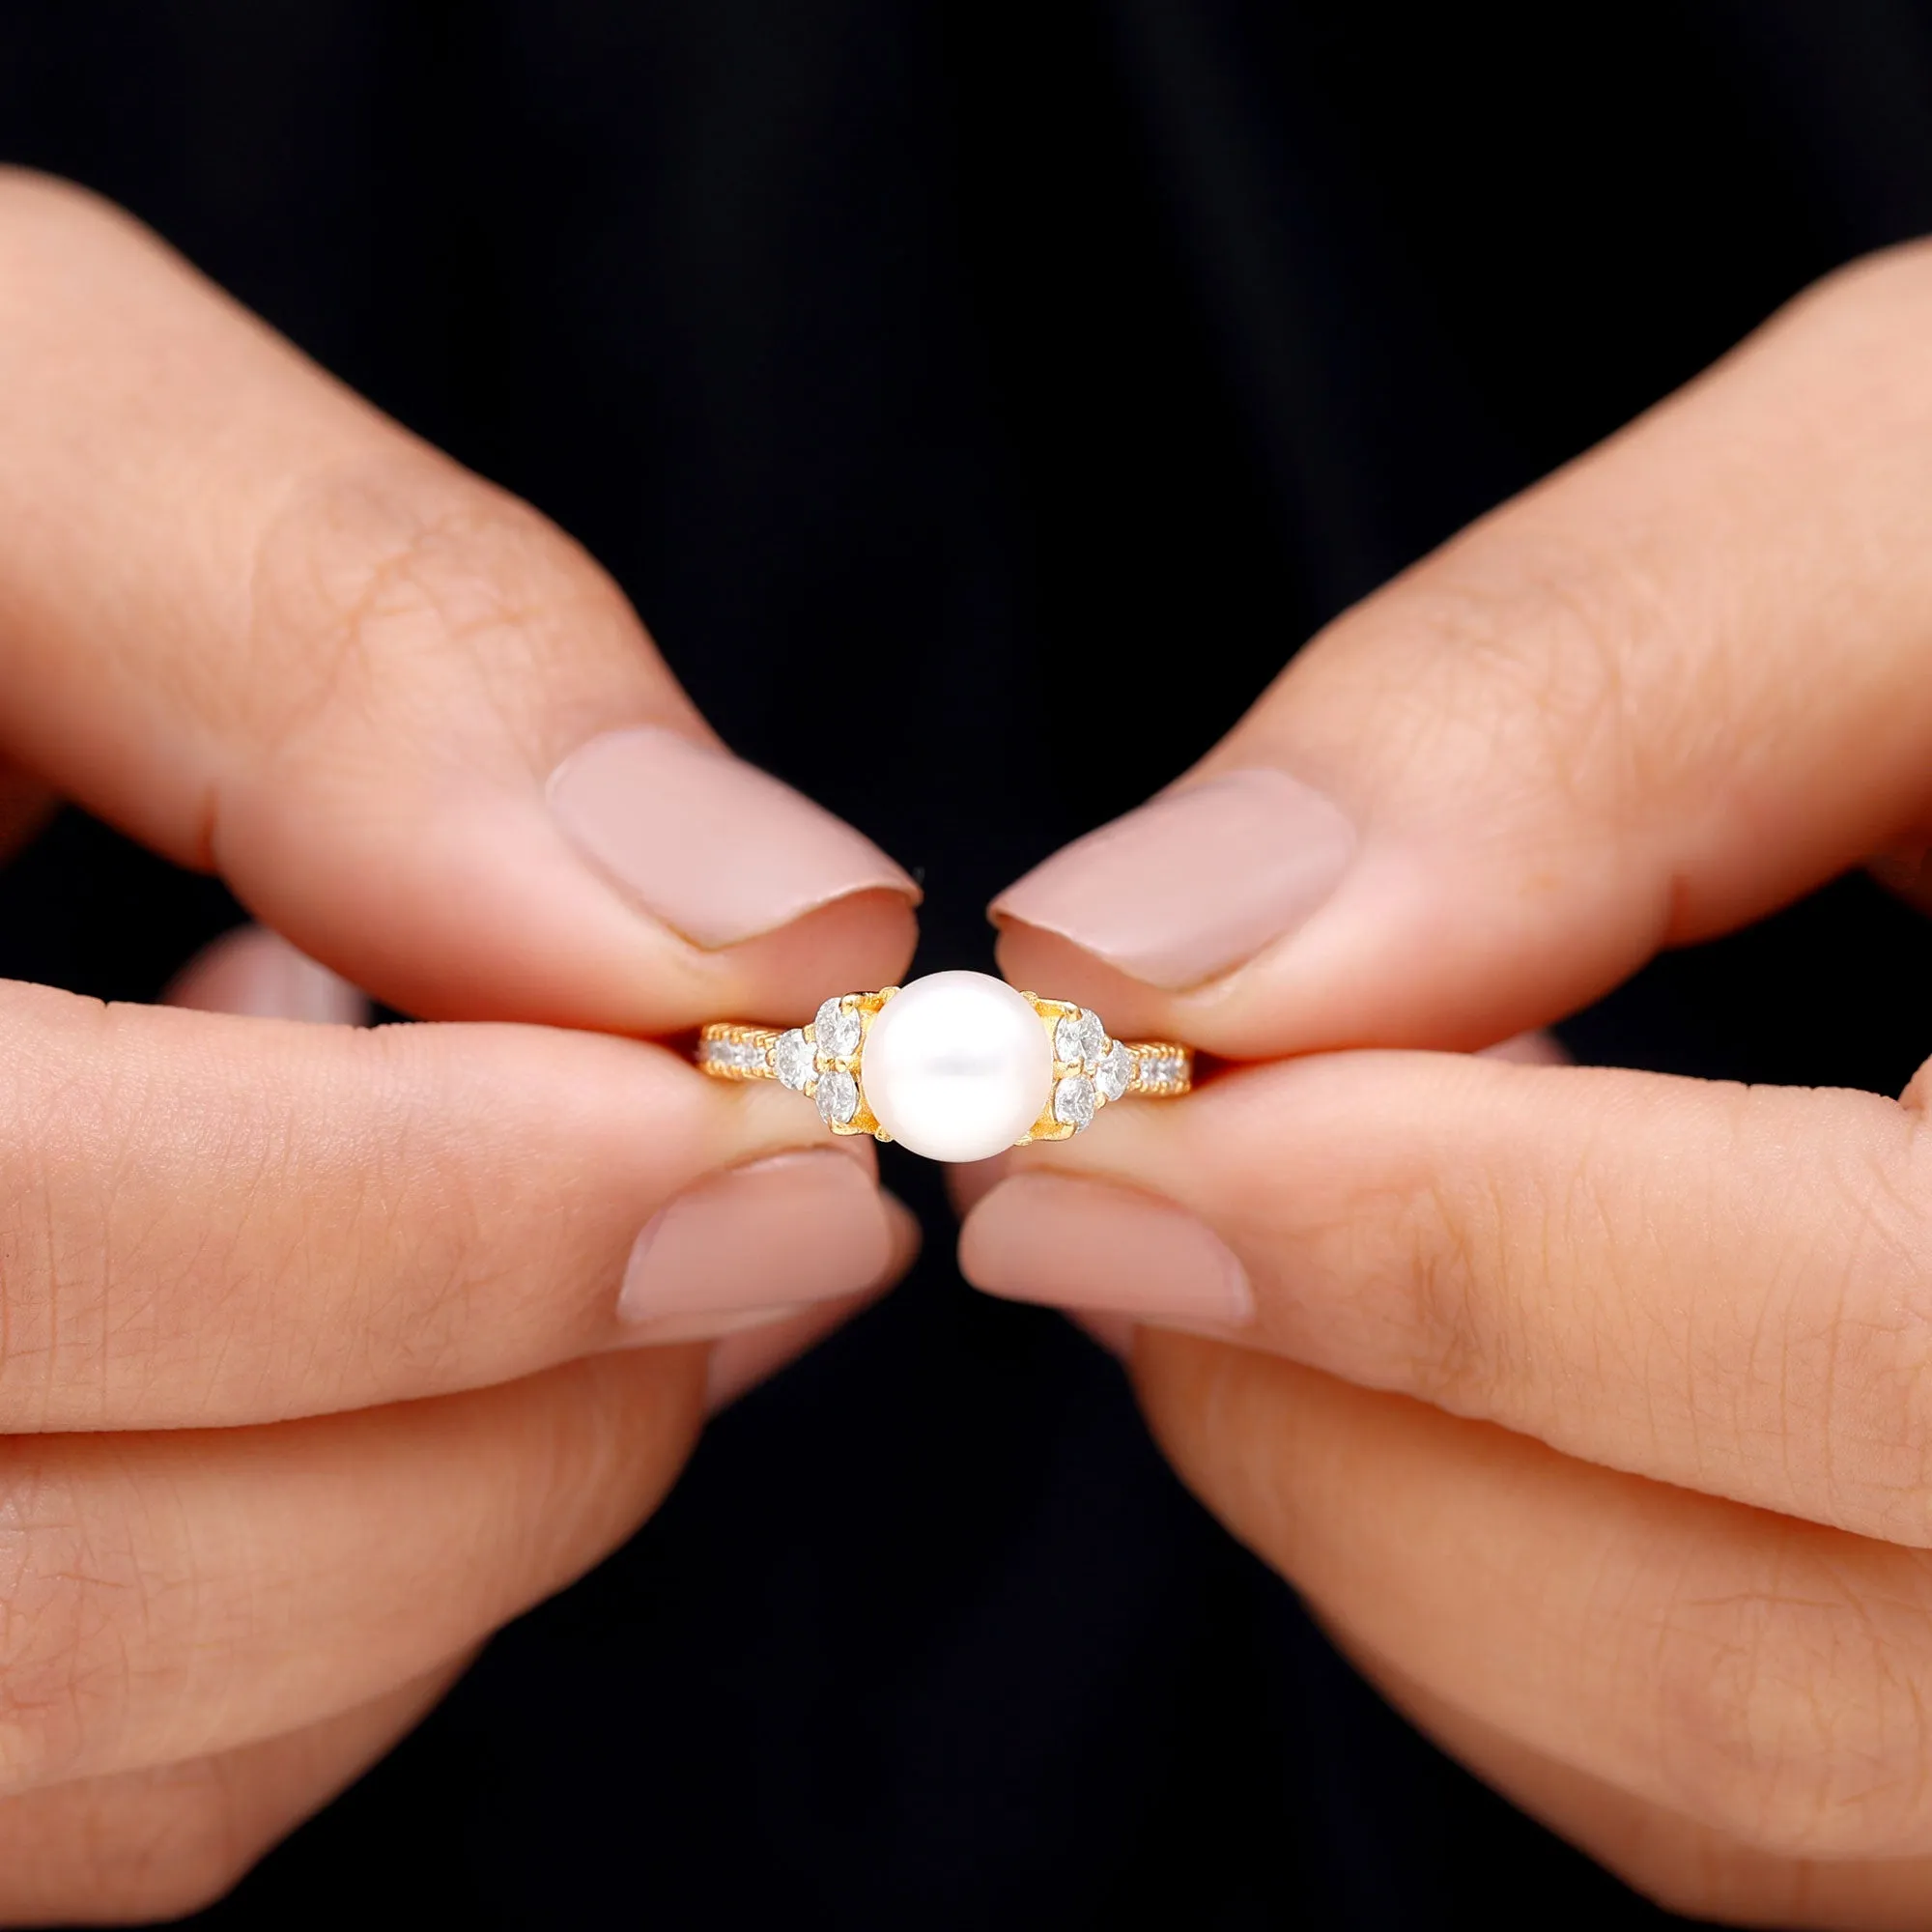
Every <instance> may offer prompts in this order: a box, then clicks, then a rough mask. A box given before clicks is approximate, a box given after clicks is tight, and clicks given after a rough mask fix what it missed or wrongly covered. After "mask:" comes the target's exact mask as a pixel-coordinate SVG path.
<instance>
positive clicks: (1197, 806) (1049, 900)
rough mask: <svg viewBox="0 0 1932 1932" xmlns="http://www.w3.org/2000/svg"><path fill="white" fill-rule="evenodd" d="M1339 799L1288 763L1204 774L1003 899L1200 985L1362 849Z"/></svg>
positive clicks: (1174, 982) (1120, 960)
mask: <svg viewBox="0 0 1932 1932" xmlns="http://www.w3.org/2000/svg"><path fill="white" fill-rule="evenodd" d="M1354 851H1355V831H1354V827H1353V826H1352V825H1350V822H1349V820H1348V819H1347V818H1346V817H1345V816H1344V815H1343V813H1342V810H1341V809H1340V808H1339V807H1338V806H1336V805H1335V804H1334V803H1333V802H1332V801H1331V800H1329V799H1327V798H1326V797H1324V796H1323V795H1322V794H1321V792H1319V791H1316V790H1314V789H1313V788H1312V787H1310V786H1308V785H1305V784H1303V783H1302V782H1301V781H1299V780H1298V779H1292V778H1290V777H1289V776H1288V774H1287V773H1286V772H1278V771H1273V770H1269V769H1264V768H1260V767H1257V768H1255V769H1253V770H1249V771H1238V772H1227V773H1224V774H1223V775H1222V776H1221V777H1219V778H1213V779H1207V780H1204V781H1202V782H1201V783H1200V784H1195V785H1189V786H1188V787H1187V788H1186V789H1185V790H1184V791H1177V792H1170V793H1167V794H1166V795H1165V796H1163V797H1161V798H1157V799H1154V800H1153V801H1152V802H1151V803H1150V804H1148V805H1144V806H1142V807H1141V808H1140V809H1139V810H1137V811H1130V812H1128V813H1127V815H1126V816H1125V817H1124V818H1117V819H1115V820H1114V822H1113V823H1112V824H1111V825H1103V826H1101V827H1100V829H1099V830H1098V831H1097V832H1090V833H1089V834H1088V835H1087V837H1086V838H1079V839H1076V840H1075V841H1074V842H1073V843H1072V844H1071V845H1068V846H1066V847H1065V849H1064V850H1063V851H1060V852H1056V853H1055V854H1054V856H1053V857H1052V858H1051V859H1049V860H1047V861H1046V863H1045V864H1044V865H1042V866H1037V867H1035V868H1034V869H1033V870H1032V871H1031V872H1029V873H1028V874H1027V875H1026V877H1025V878H1023V879H1021V880H1020V881H1019V882H1018V884H1016V885H1012V886H1009V887H1008V888H1007V890H1006V891H1005V892H1004V893H1002V894H1001V895H1000V896H999V897H998V898H997V899H995V900H994V901H993V906H992V916H993V918H994V919H995V920H996V921H997V922H998V923H1000V924H1002V925H1004V924H1006V923H1009V922H1010V921H1018V922H1020V923H1024V924H1027V925H1035V926H1039V927H1041V928H1042V929H1043V930H1045V931H1047V932H1054V933H1058V934H1059V935H1060V936H1061V937H1062V938H1063V939H1067V940H1071V941H1072V943H1073V944H1074V945H1075V946H1079V947H1082V948H1084V949H1085V950H1086V951H1087V952H1092V953H1094V954H1096V955H1097V956H1098V957H1100V958H1102V959H1104V960H1106V961H1107V962H1108V964H1109V965H1112V966H1115V967H1118V968H1119V970H1120V971H1121V972H1122V973H1125V974H1127V975H1129V976H1130V977H1131V978H1133V979H1136V980H1146V981H1147V982H1148V983H1149V984H1150V985H1154V986H1165V987H1169V988H1179V987H1182V986H1198V985H1199V984H1201V982H1202V981H1203V980H1211V979H1214V978H1215V977H1216V976H1218V975H1219V974H1222V973H1226V972H1229V971H1230V970H1232V969H1233V968H1234V967H1236V966H1238V965H1240V964H1242V963H1243V962H1244V961H1245V960H1248V959H1251V958H1253V957H1254V955H1255V954H1256V953H1257V952H1261V951H1262V949H1263V948H1264V947H1265V946H1269V945H1272V944H1273V943H1274V941H1276V940H1278V939H1281V938H1284V937H1286V935H1288V934H1289V933H1291V932H1293V930H1294V929H1295V927H1296V926H1298V925H1299V924H1300V923H1302V922H1303V921H1304V920H1305V919H1307V917H1308V916H1309V914H1310V913H1312V912H1314V911H1315V909H1316V908H1317V907H1318V906H1320V905H1321V902H1322V901H1323V900H1324V899H1326V898H1327V897H1328V895H1330V894H1331V893H1332V892H1333V891H1334V890H1335V887H1336V884H1337V883H1338V881H1339V880H1340V879H1341V877H1342V874H1343V873H1344V872H1345V871H1346V870H1347V869H1348V867H1349V862H1350V859H1351V858H1352V857H1353V856H1354Z"/></svg>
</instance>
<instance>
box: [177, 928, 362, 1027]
mask: <svg viewBox="0 0 1932 1932" xmlns="http://www.w3.org/2000/svg"><path fill="white" fill-rule="evenodd" d="M161 1000H162V1004H163V1005H165V1006H170V1007H186V1008H189V1009H192V1010H194V1011H197V1012H205V1013H245V1014H250V1015H252V1016H254V1017H255V1018H258V1019H279V1020H312V1021H315V1022H317V1023H318V1024H320V1025H323V1026H362V1025H365V1024H367V1022H368V1018H369V1002H368V1001H367V1000H366V999H364V998H363V996H362V995H361V993H359V992H358V991H357V990H356V989H355V987H354V986H352V985H351V984H350V983H349V981H348V980H344V979H340V978H338V977H337V976H336V975H335V974H333V973H331V972H330V971H329V970H328V968H327V966H320V965H318V964H317V963H316V962H315V961H314V960H313V959H311V958H310V957H309V956H308V954H307V953H305V952H297V951H296V949H295V948H294V947H293V946H291V945H290V944H289V942H288V941H287V940H286V939H284V938H282V936H281V935H280V934H279V933H274V932H270V931H268V930H267V929H266V928H265V927H262V926H259V925H246V926H243V927H241V930H240V931H238V932H230V933H226V934H224V935H223V936H222V937H221V938H219V939H217V940H215V941H214V942H213V944H212V945H210V946H207V947H204V948H203V949H202V951H201V952H198V953H196V954H195V956H194V957H193V958H192V959H191V960H189V961H188V963H187V964H186V965H185V967H183V969H182V971H181V973H180V974H179V975H178V976H177V977H176V979H175V981H174V983H173V984H172V985H171V986H170V987H169V988H168V990H167V991H166V992H165V993H163V994H162V995H161Z"/></svg>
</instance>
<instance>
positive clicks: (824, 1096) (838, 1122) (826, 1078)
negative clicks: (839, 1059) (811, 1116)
mask: <svg viewBox="0 0 1932 1932" xmlns="http://www.w3.org/2000/svg"><path fill="white" fill-rule="evenodd" d="M858 1111H859V1083H858V1082H857V1081H856V1080H854V1079H853V1078H852V1076H851V1075H850V1074H849V1073H843V1072H840V1071H839V1070H838V1068H836V1067H835V1068H834V1069H833V1070H832V1071H831V1072H830V1073H821V1074H820V1075H819V1076H818V1117H819V1119H820V1120H822V1121H823V1122H825V1124H826V1125H827V1126H828V1127H842V1126H844V1125H846V1123H847V1122H850V1120H851V1118H852V1116H853V1115H854V1114H856V1113H857V1112H858Z"/></svg>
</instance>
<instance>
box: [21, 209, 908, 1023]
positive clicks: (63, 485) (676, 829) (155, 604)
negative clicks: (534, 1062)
mask: <svg viewBox="0 0 1932 1932" xmlns="http://www.w3.org/2000/svg"><path fill="white" fill-rule="evenodd" d="M0 665H4V669H5V676H4V678H0V761H7V762H10V763H11V764H13V765H14V766H17V767H18V768H19V769H20V770H22V771H24V772H25V773H27V774H28V775H29V776H30V777H31V778H32V779H34V780H37V781H42V782H43V783H45V784H46V785H48V786H49V787H51V788H52V789H54V790H57V791H59V792H62V793H64V794H66V795H68V796H70V797H73V798H75V799H77V800H79V801H80V802H81V803H83V804H84V805H86V806H87V807H89V809H91V810H94V811H96V812H98V813H99V814H100V815H101V816H103V817H106V818H108V819H110V820H112V821H113V822H114V823H116V824H118V825H120V826H122V827H123V828H124V829H126V830H127V831H128V832H130V833H131V834H133V835H134V836H135V837H137V838H141V839H142V840H144V841H145V842H146V843H148V844H150V845H152V846H154V847H156V849H158V850H160V851H162V852H164V853H166V854H167V855H168V856H169V857H171V858H174V859H175V860H177V861H178V862H180V863H182V864H185V865H189V866H194V867H206V868H213V869H219V870H220V871H221V873H222V874H223V875H224V877H226V878H227V879H228V881H229V882H230V884H231V885H232V886H233V887H234V888H235V890H236V892H237V894H238V895H239V896H240V897H241V899H242V900H243V901H244V902H245V903H246V904H247V905H248V906H249V908H250V909H251V910H252V911H253V912H255V913H256V914H257V915H258V916H259V917H260V919H261V920H262V921H263V923H265V924H267V925H270V926H272V927H273V928H274V929H275V930H276V931H278V932H280V933H282V934H284V935H285V936H286V937H287V938H288V939H289V940H290V941H292V942H293V943H294V944H295V945H296V946H298V948H300V950H301V951H302V952H305V953H307V954H309V955H310V956H312V957H313V958H315V959H316V960H318V961H320V962H321V963H322V964H323V965H325V966H327V967H328V968H330V969H332V970H333V971H334V972H336V973H338V974H340V975H341V976H342V978H344V979H345V980H349V981H350V982H351V983H353V984H355V985H357V986H360V987H363V988H365V989H366V990H367V991H368V992H369V993H370V994H372V995H373V996H375V997H376V998H378V999H380V1000H383V1001H384V1002H386V1003H387V1004H389V1005H391V1006H394V1007H398V1008H401V1009H404V1010H406V1011H409V1012H412V1013H415V1014H417V1015H420V1016H423V1017H448V1016H457V1015H461V1016H464V1017H469V1018H516V1019H525V1020H542V1021H551V1022H556V1023H561V1024H567V1025H579V1026H598V1027H609V1028H614V1029H618V1030H622V1031H628V1032H636V1033H662V1032H669V1031H673V1030H676V1029H679V1028H683V1027H688V1026H690V1025H693V1024H694V1023H696V1022H697V1021H699V1020H702V1019H706V1018H712V1017H719V1016H726V1015H730V1016H738V1015H742V1016H745V1017H755V1018H760V1019H783V1018H788V1017H802V1016H803V1013H804V1012H806V1011H809V1010H810V1007H811V1006H812V1005H814V1004H815V1003H816V1002H817V1001H818V1000H819V999H821V998H822V997H824V996H825V994H827V993H829V992H837V991H841V990H849V989H851V988H853V987H859V986H871V985H876V984H878V983H880V982H881V981H882V980H889V979H891V978H893V977H894V976H895V973H896V972H897V970H898V969H899V968H900V967H901V966H903V964H904V963H905V959H906V957H907V956H908V955H909V953H910V951H911V945H912V936H913V926H912V915H911V906H912V904H913V902H914V901H915V900H916V898H917V896H918V894H917V889H916V888H915V887H914V886H913V884H912V881H911V880H910V879H908V878H907V877H906V875H905V874H904V873H903V872H902V871H900V869H899V868H898V867H896V866H895V865H894V864H893V863H892V861H891V860H890V859H888V858H887V857H886V855H885V854H884V853H883V852H881V851H880V850H879V849H878V848H877V847H876V846H874V845H873V844H872V843H871V842H870V841H869V840H868V839H867V838H864V837H863V836H861V834H860V833H858V832H857V831H855V830H854V829H853V828H851V827H850V826H847V825H844V824H843V823H841V822H840V821H838V819H836V818H834V817H832V815H831V814H829V813H828V812H825V811H823V810H820V809H819V808H818V807H816V806H814V805H812V804H811V803H810V801H808V800H806V799H804V798H802V797H801V796H799V794H797V793H796V792H793V791H791V790H790V789H789V788H787V787H786V786H784V785H782V784H781V783H779V782H778V781H776V780H774V779H771V778H768V777H766V776H765V775H763V774H762V773H759V772H757V771H755V770H753V768H751V767H750V766H748V765H745V764H743V763H741V762H740V761H738V760H737V759H735V758H732V757H730V756H729V755H728V754H727V753H725V751H724V750H723V749H722V748H721V747H720V746H719V745H718V744H717V742H716V740H715V738H714V737H713V735H712V734H711V732H710V731H709V730H708V728H707V727H706V725H704V723H703V722H702V720H700V719H699V718H698V717H697V716H696V712H695V711H694V709H693V707H692V705H691V703H690V701H689V700H688V699H687V698H686V696H684V694H683V692H682V691H680V690H679V688H678V686H677V685H676V683H675V681H674V680H673V679H672V677H671V676H670V674H669V672H668V670H667V668H665V666H664V664H663V662H662V660H661V659H660V658H659V657H658V655H657V652H656V651H655V649H654V648H653V647H652V644H651V642H650V640H649V639H648V638H647V637H646V636H645V635H644V633H643V630H642V628H641V627H640V625H639V623H638V620H637V618H636V617H635V615H634V614H633V613H632V611H630V609H629V607H628V606H627V605H626V603H625V602H624V600H623V598H622V597H621V595H620V594H619V593H618V591H617V589H616V587H615V586H614V585H613V584H612V583H611V582H610V580H609V579H608V578H607V577H605V575H604V574H603V573H602V572H601V571H600V570H599V569H598V568H597V567H596V566H595V565H594V564H593V563H592V562H591V561H590V559H589V558H588V557H586V556H585V555H584V554H582V551H580V550H579V549H578V548H577V547H576V546H575V545H574V544H572V543H571V542H570V541H569V540H568V539H567V538H566V537H565V536H563V535H562V533H561V532H559V531H558V530H556V529H555V528H554V527H553V526H551V525H549V524H548V523H546V522H545V521H544V520H543V519H542V518H541V517H539V516H538V515H536V514H535V512H533V511H531V510H530V509H528V508H527V507H526V506H525V505H523V504H521V503H519V502H517V501H515V500H514V499H513V498H511V497H507V496H505V495H504V494H503V493H501V492H500V491H497V490H496V489H494V488H492V487H491V486H490V485H488V484H486V483H484V482H482V481H480V480H479V479H478V478H476V477H473V476H470V475H469V474H467V473H466V472H464V471H463V470H462V469H459V468H458V467H457V466H456V465H454V464H452V463H450V462H448V461H447V460H445V459H444V458H442V457H440V456H439V455H438V454H437V453H435V452H434V451H432V450H429V449H427V448H425V447H424V446H423V445H422V444H420V443H419V442H417V441H416V440H414V439H412V438H411V437H409V436H408V435H406V434H405V433H404V432H403V431H401V430H400V429H398V428H397V427H396V426H395V425H394V424H393V423H390V422H388V421H387V420H385V419H384V418H383V417H382V416H380V415H379V414H377V413H376V412H375V411H373V410H372V409H370V408H369V407H368V406H367V405H365V404H363V403H362V402H361V401H359V400H358V399H357V398H356V397H355V396H353V395H351V394H349V393H348V392H347V391H346V390H344V389H343V388H341V387H340V386H339V385H338V384H335V383H333V382H332V381H330V380H329V379H328V378H327V376H325V375H324V374H323V373H322V372H321V371H319V370H318V369H316V368H314V367H313V366H312V365H311V364H309V363H307V362H306V361H304V360H303V359H302V358H301V357H300V356H299V355H297V354H296V353H295V352H294V351H293V350H291V349H290V348H289V347H288V346H287V345H286V344H284V343H282V342H281V341H279V340H278V339H276V338H275V337H273V336H271V335H270V333H269V332H268V331H267V330H266V329H264V328H263V327H261V325H260V324H258V323H256V322H255V321H254V320H253V319H252V318H250V317H248V316H247V315H245V314H244V313H242V312H241V310H240V309H238V308H237V307H236V306H235V305H234V304H232V303H231V302H229V301H228V300H227V299H226V298H223V297H222V296H221V295H220V294H219V293H218V292H217V291H215V290H213V289H212V288H210V287H209V286H208V285H207V284H206V283H205V282H203V281H202V280H200V278H199V277H197V276H196V275H195V274H193V272H192V271H191V270H188V269H187V268H186V267H185V264H183V263H182V262H180V261H179V260H178V259H177V258H175V257H174V256H172V255H171V254H169V253H168V251H167V250H165V249H164V248H162V247H161V246H159V244H157V243H156V241H154V239H153V238H152V237H150V236H148V235H146V234H145V233H144V232H143V231H141V230H140V229H138V228H137V227H136V226H135V225H134V224H133V223H131V222H130V221H128V219H127V218H126V217H124V216H122V215H120V214H118V213H115V212H114V211H112V210H110V209H107V208H105V207H104V206H103V205H101V204H100V203H99V202H96V201H94V200H93V199H92V198H90V197H88V196H85V195H82V194H80V193H78V192H77V191H75V190H72V189H69V188H65V187H61V186H59V185H54V184H51V183H47V182H44V181H40V180H36V179H33V178H30V177H23V176H19V175H6V174H0Z"/></svg>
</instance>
